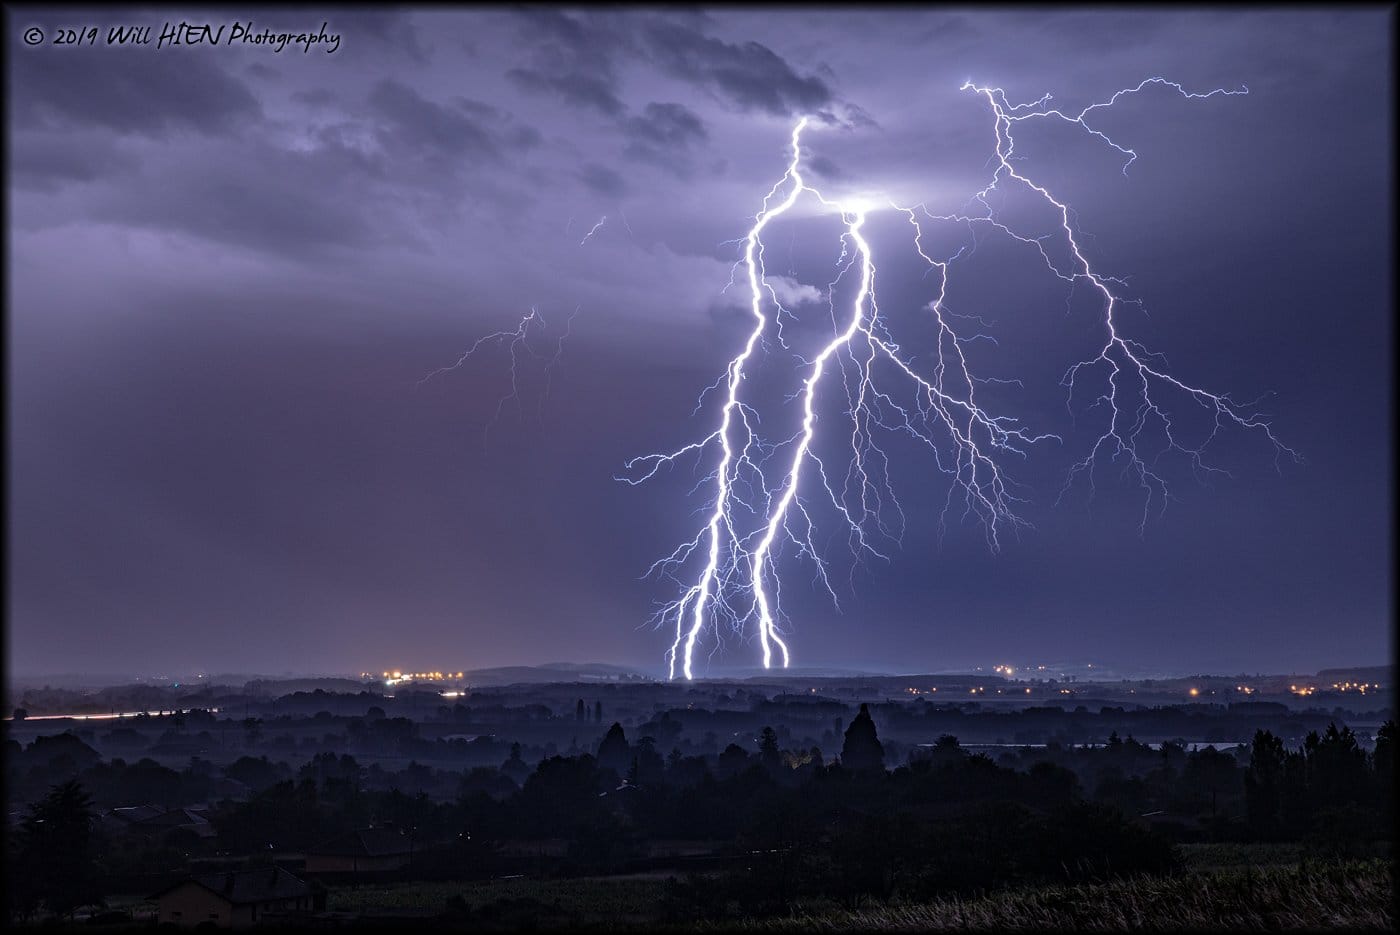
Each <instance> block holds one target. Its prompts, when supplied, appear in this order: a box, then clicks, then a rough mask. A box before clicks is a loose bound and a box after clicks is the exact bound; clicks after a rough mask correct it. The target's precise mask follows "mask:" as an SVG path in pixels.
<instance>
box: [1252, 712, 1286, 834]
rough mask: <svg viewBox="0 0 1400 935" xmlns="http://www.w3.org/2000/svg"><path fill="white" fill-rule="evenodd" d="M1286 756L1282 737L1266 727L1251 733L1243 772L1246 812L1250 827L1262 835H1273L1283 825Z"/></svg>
mask: <svg viewBox="0 0 1400 935" xmlns="http://www.w3.org/2000/svg"><path fill="white" fill-rule="evenodd" d="M1286 759H1287V753H1286V751H1285V750H1284V748H1283V740H1281V739H1280V738H1278V737H1275V736H1274V735H1273V734H1272V733H1270V732H1269V731H1266V730H1259V731H1255V732H1254V742H1253V744H1251V745H1250V752H1249V769H1248V770H1247V771H1246V772H1245V774H1244V796H1245V812H1246V815H1247V816H1248V820H1249V826H1250V829H1251V830H1252V831H1253V832H1254V833H1255V834H1256V835H1258V836H1259V837H1262V838H1270V837H1273V836H1274V835H1276V834H1277V833H1278V832H1279V829H1280V828H1281V827H1282V823H1283V770H1284V762H1285V761H1286Z"/></svg>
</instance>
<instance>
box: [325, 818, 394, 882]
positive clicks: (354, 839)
mask: <svg viewBox="0 0 1400 935" xmlns="http://www.w3.org/2000/svg"><path fill="white" fill-rule="evenodd" d="M412 859H413V840H412V839H411V838H410V837H409V836H408V835H406V834H404V833H403V832H401V831H398V830H396V829H394V828H365V829H364V830H362V831H351V832H348V833H346V834H342V835H339V836H338V837H334V838H331V839H330V840H329V841H323V842H321V843H320V844H318V845H316V846H315V847H311V848H308V849H307V851H306V872H307V873H374V872H378V871H384V870H397V869H399V868H400V867H404V866H407V865H408V863H409V861H410V860H412Z"/></svg>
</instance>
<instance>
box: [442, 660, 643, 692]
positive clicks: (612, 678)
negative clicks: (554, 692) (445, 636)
mask: <svg viewBox="0 0 1400 935" xmlns="http://www.w3.org/2000/svg"><path fill="white" fill-rule="evenodd" d="M463 679H464V681H466V682H467V684H469V685H474V686H481V687H484V686H498V685H526V684H530V685H535V684H542V683H546V682H619V681H651V680H653V676H650V675H648V674H646V673H644V672H638V671H637V670H635V669H628V668H626V667H624V666H614V665H607V664H604V663H601V662H582V663H580V662H551V663H548V664H547V665H542V666H497V667H495V668H491V669H472V670H471V671H469V672H466V673H464V674H463Z"/></svg>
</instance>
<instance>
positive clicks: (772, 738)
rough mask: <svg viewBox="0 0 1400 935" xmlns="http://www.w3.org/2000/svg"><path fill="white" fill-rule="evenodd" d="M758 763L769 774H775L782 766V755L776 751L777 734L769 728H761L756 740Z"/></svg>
mask: <svg viewBox="0 0 1400 935" xmlns="http://www.w3.org/2000/svg"><path fill="white" fill-rule="evenodd" d="M758 761H759V762H760V763H762V764H763V768H764V769H766V770H767V771H768V772H769V773H776V772H777V771H778V767H780V766H782V765H783V757H782V753H781V752H780V751H779V750H778V732H777V731H775V730H773V728H771V727H765V728H763V732H762V733H761V734H760V735H759V740H758Z"/></svg>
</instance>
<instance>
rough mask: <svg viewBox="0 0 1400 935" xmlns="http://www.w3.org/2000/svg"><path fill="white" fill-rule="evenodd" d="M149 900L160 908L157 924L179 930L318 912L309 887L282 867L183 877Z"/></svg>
mask: <svg viewBox="0 0 1400 935" xmlns="http://www.w3.org/2000/svg"><path fill="white" fill-rule="evenodd" d="M147 898H148V899H154V900H157V901H158V902H159V903H160V909H159V910H158V915H157V917H156V918H157V921H159V922H161V923H167V922H169V923H173V924H175V925H181V926H191V925H199V924H201V923H203V922H212V923H213V924H214V925H216V926H218V927H219V928H247V927H249V926H251V925H253V924H255V923H256V922H257V921H258V918H259V917H260V916H262V915H263V914H264V913H268V914H276V915H279V916H282V917H283V918H285V916H286V913H288V912H310V911H311V910H312V909H313V908H316V907H315V906H313V900H312V891H311V886H310V885H309V884H308V883H307V882H306V881H305V880H302V879H299V878H297V877H295V876H293V875H292V874H290V873H288V872H287V871H285V870H283V869H282V868H281V867H269V868H264V869H260V870H239V871H233V872H229V873H212V874H208V875H205V876H197V877H186V878H185V879H183V880H181V881H179V882H178V883H173V884H171V885H170V886H167V887H166V888H165V889H163V890H161V891H160V892H158V893H153V894H152V895H151V896H149V897H147Z"/></svg>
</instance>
